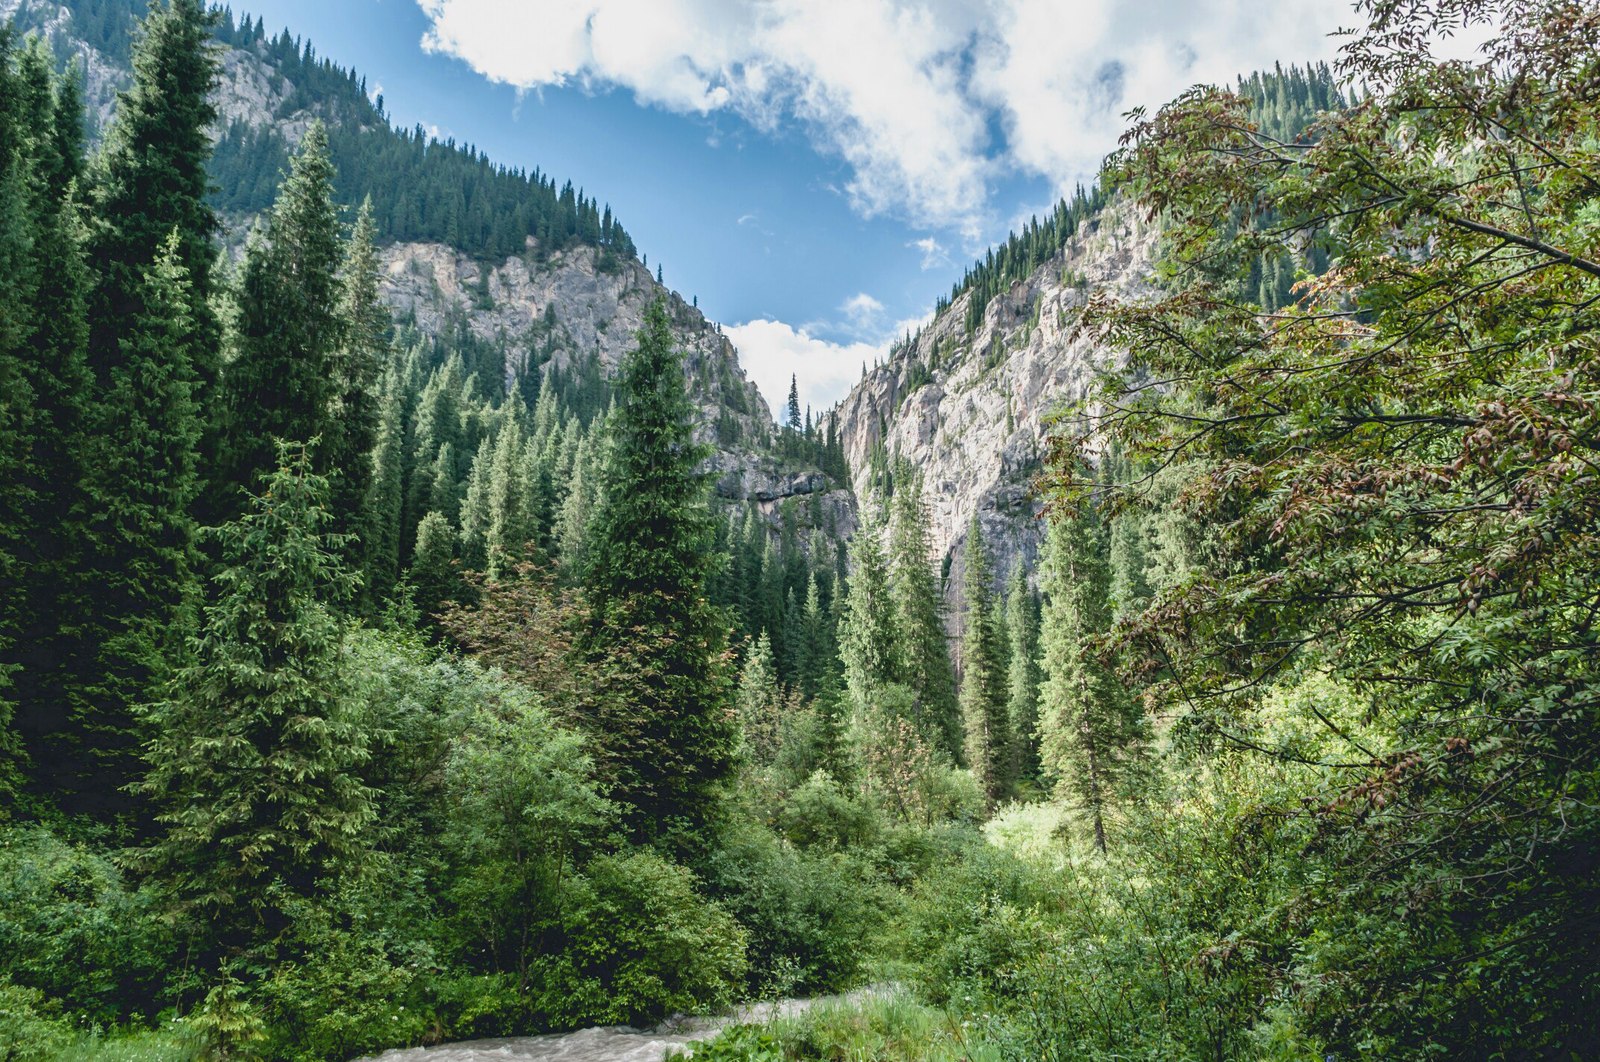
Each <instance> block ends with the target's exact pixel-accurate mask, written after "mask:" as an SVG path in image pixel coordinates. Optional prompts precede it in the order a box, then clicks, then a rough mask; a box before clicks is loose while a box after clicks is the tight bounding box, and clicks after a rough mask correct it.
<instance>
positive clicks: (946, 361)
mask: <svg viewBox="0 0 1600 1062" xmlns="http://www.w3.org/2000/svg"><path fill="white" fill-rule="evenodd" d="M1155 240H1156V232H1155V229H1154V227H1153V226H1151V225H1149V224H1146V223H1145V222H1144V221H1143V220H1142V219H1141V218H1139V217H1138V216H1137V215H1136V214H1135V213H1134V211H1133V210H1131V209H1130V208H1128V207H1126V206H1124V205H1122V204H1120V203H1113V204H1112V205H1110V206H1108V207H1107V208H1106V209H1105V210H1103V211H1102V212H1101V213H1100V214H1099V215H1098V216H1097V217H1096V218H1094V219H1092V220H1090V221H1088V222H1086V223H1085V224H1084V225H1083V226H1082V227H1081V228H1080V229H1079V231H1078V233H1077V235H1076V236H1074V237H1073V239H1072V241H1071V242H1070V243H1069V244H1068V246H1067V247H1066V248H1065V250H1064V252H1063V254H1061V255H1059V256H1057V257H1056V258H1055V259H1053V260H1051V261H1050V262H1047V263H1046V264H1044V265H1043V266H1041V267H1040V268H1039V269H1038V270H1036V271H1035V272H1034V273H1033V274H1032V275H1031V276H1029V277H1028V278H1027V279H1025V280H1022V281H1019V282H1018V283H1017V284H1015V285H1014V286H1013V287H1012V288H1011V289H1010V290H1009V291H1007V292H1004V293H1002V294H1001V295H999V296H997V297H996V298H994V299H993V300H992V301H991V302H990V303H989V305H988V307H987V309H986V311H985V313H984V317H983V322H982V324H981V325H980V326H979V327H978V329H977V330H976V331H975V332H973V334H971V335H968V334H967V331H966V326H965V319H966V310H967V304H968V300H970V299H971V294H970V293H968V294H966V295H963V296H962V297H961V298H960V299H958V300H957V301H956V302H955V303H954V304H953V305H952V306H950V307H949V309H947V310H946V311H945V312H944V313H942V314H940V315H939V317H938V318H937V319H936V320H935V321H933V323H932V324H930V325H928V326H927V327H926V328H924V329H923V330H922V332H921V333H920V334H919V335H918V336H917V337H916V338H915V339H914V340H913V341H912V343H911V344H910V346H909V347H907V348H904V349H902V350H900V351H897V353H896V355H895V356H894V357H893V358H892V359H890V361H889V362H887V363H886V364H884V365H882V366H880V367H878V368H876V369H874V370H873V371H872V372H870V373H868V374H867V376H866V378H865V379H863V380H862V381H861V382H860V383H859V384H857V385H856V387H855V388H854V389H853V390H852V391H851V392H850V394H849V396H848V397H846V398H845V400H844V401H843V402H842V403H841V404H840V405H839V406H838V407H837V408H836V409H835V410H834V411H833V412H832V413H831V414H829V415H830V416H832V417H835V418H837V419H836V425H837V430H838V432H839V437H840V439H841V440H842V441H843V443H844V447H845V453H846V455H847V456H848V457H849V459H850V466H851V468H852V469H854V471H855V476H856V483H855V486H856V492H857V494H858V496H862V495H864V494H865V492H866V488H867V484H868V477H867V474H868V463H869V460H870V456H871V454H872V452H873V449H874V447H875V446H876V445H877V444H878V443H879V442H880V441H881V442H882V443H883V445H884V447H885V449H886V451H887V452H888V453H889V454H890V455H893V454H899V455H900V456H901V457H903V458H904V459H906V460H907V461H909V462H910V463H911V465H912V466H913V467H914V468H916V469H917V470H918V471H920V473H921V474H922V477H923V494H924V497H925V499H926V501H927V504H928V508H929V514H930V518H931V520H930V522H931V526H932V532H933V548H934V552H935V556H936V557H938V558H941V559H945V560H947V561H948V563H949V565H950V567H949V571H950V578H949V579H948V580H947V582H946V593H947V595H948V596H951V597H952V599H953V597H954V595H956V594H958V593H959V588H960V586H961V576H962V552H963V550H962V547H963V546H964V544H965V540H966V535H967V530H968V528H969V527H970V523H971V520H972V517H973V514H974V513H976V514H977V517H978V522H979V524H980V525H981V527H982V528H983V536H984V540H985V541H986V543H988V545H989V547H990V550H991V552H992V554H993V557H994V567H995V578H996V583H997V585H1003V583H1004V581H1005V580H1006V579H1007V578H1009V576H1010V573H1011V571H1012V569H1013V568H1015V567H1016V566H1017V565H1018V564H1022V565H1024V566H1025V567H1026V568H1027V569H1028V570H1029V571H1030V572H1031V571H1032V570H1033V567H1034V563H1035V560H1036V559H1037V557H1038V551H1039V545H1040V542H1041V541H1042V539H1043V522H1042V521H1041V520H1040V519H1038V516H1039V513H1040V510H1041V505H1040V501H1039V499H1038V498H1037V497H1036V496H1035V494H1034V491H1033V489H1032V488H1033V481H1034V479H1035V477H1036V475H1037V473H1038V471H1039V467H1040V460H1041V459H1042V457H1043V456H1044V454H1045V451H1046V446H1047V441H1048V440H1047V437H1048V433H1049V430H1050V429H1049V426H1048V423H1047V421H1048V418H1049V417H1050V415H1051V414H1052V413H1054V412H1056V411H1058V410H1061V409H1063V408H1065V407H1067V406H1068V405H1070V404H1071V403H1073V402H1076V401H1078V400H1081V399H1082V398H1083V397H1084V396H1085V395H1086V394H1087V392H1088V389H1089V387H1090V385H1091V383H1092V382H1093V379H1094V373H1095V371H1096V369H1097V368H1098V367H1099V366H1100V365H1101V364H1102V361H1103V358H1104V353H1103V352H1102V351H1101V350H1099V349H1097V348H1096V346H1095V345H1094V344H1092V343H1089V342H1086V341H1084V340H1082V339H1076V338H1074V337H1073V335H1072V325H1073V322H1074V321H1075V319H1076V316H1077V313H1078V311H1079V310H1080V308H1081V307H1082V306H1083V303H1084V301H1085V299H1086V298H1087V296H1088V294H1089V293H1090V292H1092V291H1094V290H1096V289H1109V290H1111V291H1114V292H1116V293H1118V294H1119V295H1123V296H1125V297H1138V296H1139V295H1140V294H1142V293H1146V292H1148V291H1150V290H1151V284H1150V276H1151V272H1152V269H1153V267H1154V252H1155ZM919 364H920V366H921V367H924V368H931V370H932V371H931V376H932V379H931V380H927V377H926V374H921V375H922V378H923V379H924V380H926V382H923V383H921V384H914V379H913V372H914V368H913V367H914V366H917V365H919ZM863 501H865V498H864V497H863Z"/></svg>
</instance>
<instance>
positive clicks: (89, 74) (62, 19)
mask: <svg viewBox="0 0 1600 1062" xmlns="http://www.w3.org/2000/svg"><path fill="white" fill-rule="evenodd" d="M19 14H28V15H33V16H35V17H36V18H37V19H38V20H39V22H40V23H41V24H42V25H43V27H44V30H43V33H44V36H45V37H46V38H48V39H49V40H50V41H51V42H53V43H55V44H56V46H57V47H60V46H61V45H63V44H65V45H67V46H68V47H70V48H71V50H72V54H73V55H74V56H76V57H77V60H78V62H79V64H80V65H81V66H82V67H83V79H84V94H83V96H84V106H85V107H86V108H87V109H88V111H89V114H90V115H91V116H92V117H93V119H94V124H95V125H96V126H97V127H102V128H103V127H104V126H105V124H106V122H107V121H109V120H110V117H111V110H112V108H113V107H114V106H115V105H116V102H117V93H118V92H119V91H120V90H121V89H123V88H125V87H127V84H128V82H129V76H128V71H127V70H126V69H124V68H123V67H121V66H119V65H117V64H116V63H115V62H113V61H112V60H111V59H110V58H108V57H107V56H106V55H105V54H104V53H102V52H101V51H99V50H98V49H96V48H94V47H92V46H91V45H89V44H88V43H87V42H85V41H81V40H78V39H77V38H75V37H72V36H71V34H70V30H71V28H72V13H71V12H70V11H69V10H67V8H66V7H65V6H63V5H61V4H58V3H56V2H55V0H0V22H5V21H7V20H9V19H11V18H13V17H15V16H16V15H19Z"/></svg>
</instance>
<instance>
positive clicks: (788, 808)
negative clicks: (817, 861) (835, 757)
mask: <svg viewBox="0 0 1600 1062" xmlns="http://www.w3.org/2000/svg"><path fill="white" fill-rule="evenodd" d="M778 822H779V826H780V828H781V829H782V831H783V835H784V836H785V837H787V838H788V839H789V840H790V841H792V842H794V843H795V844H797V845H800V846H801V847H802V848H834V849H846V848H865V847H868V846H870V845H872V844H875V843H876V842H877V840H878V837H879V835H880V834H881V833H882V832H883V819H882V816H881V815H879V814H878V812H877V810H876V809H874V808H873V807H872V806H871V805H869V804H867V803H866V802H864V801H862V800H860V799H858V798H857V797H856V796H855V795H854V794H852V793H847V792H846V791H845V790H844V788H843V787H842V786H840V785H839V783H838V782H836V781H834V780H833V778H831V777H830V776H829V775H828V773H827V772H826V771H817V772H815V773H814V774H812V775H811V777H810V778H809V779H807V780H806V782H805V784H803V785H801V786H800V787H799V788H797V789H796V790H794V792H792V793H790V794H789V799H788V800H787V801H786V802H785V803H784V806H783V809H782V810H781V811H780V812H779V816H778Z"/></svg>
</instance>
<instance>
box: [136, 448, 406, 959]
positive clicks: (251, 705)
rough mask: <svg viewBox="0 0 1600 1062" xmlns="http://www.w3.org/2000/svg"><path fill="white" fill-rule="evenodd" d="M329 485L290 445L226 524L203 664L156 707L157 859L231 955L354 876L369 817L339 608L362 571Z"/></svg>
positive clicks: (152, 749)
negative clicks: (336, 522)
mask: <svg viewBox="0 0 1600 1062" xmlns="http://www.w3.org/2000/svg"><path fill="white" fill-rule="evenodd" d="M327 495H328V485H327V481H326V480H325V479H323V478H322V477H320V476H317V475H316V474H314V473H313V472H312V470H311V459H310V457H309V456H308V453H307V451H306V450H305V449H304V448H301V449H300V450H299V452H298V453H296V454H293V455H291V453H290V452H289V451H288V450H287V449H285V450H284V451H283V464H282V465H281V467H280V468H279V469H278V470H277V471H276V472H275V473H273V474H272V475H270V476H268V477H265V482H264V483H263V484H262V492H261V493H260V494H258V495H254V496H252V498H251V502H250V509H249V511H248V512H247V513H246V514H245V515H244V516H243V517H241V518H240V519H239V520H237V521H235V522H233V523H231V524H228V525H226V526H225V527H223V528H221V529H220V530H219V532H218V539H219V542H220V544H221V547H222V556H223V565H224V566H223V567H222V569H221V571H219V572H218V574H217V575H216V577H215V579H214V587H215V603H214V604H211V605H210V606H208V607H207V608H206V617H205V624H204V627H203V629H202V631H201V633H200V635H199V636H198V637H197V638H196V639H195V644H194V647H193V656H194V662H193V663H192V664H190V665H189V666H187V667H185V668H184V669H183V670H182V671H180V672H179V673H178V675H177V676H176V679H175V681H174V683H173V687H172V690H171V692H170V693H169V694H168V696H167V697H166V698H165V699H164V700H163V701H161V702H160V703H159V704H157V705H156V706H155V707H154V708H153V709H152V710H151V712H150V720H149V723H150V726H149V730H150V733H151V734H152V735H153V737H152V740H151V742H150V745H149V748H148V751H147V758H148V760H149V763H150V772H149V775H148V776H147V777H146V779H145V780H144V782H143V783H142V785H141V789H142V791H143V792H144V793H145V794H146V795H149V796H151V797H153V798H156V799H157V800H159V801H160V803H161V812H160V815H159V821H160V823H161V824H162V825H163V826H164V827H165V832H164V834H163V835H162V836H161V837H160V838H159V839H158V840H157V841H156V843H155V844H154V846H153V847H152V849H151V850H150V852H149V855H150V857H151V858H152V860H153V862H154V863H155V865H157V866H159V867H161V868H162V869H163V870H164V871H165V874H166V875H167V877H168V880H170V881H172V882H173V883H174V885H175V889H176V892H177V894H178V896H179V897H180V899H181V902H182V904H183V905H184V906H185V907H186V908H188V909H189V910H190V912H191V913H192V915H193V918H194V921H192V922H191V923H190V924H191V925H203V926H204V927H205V929H204V933H205V934H206V935H207V936H209V937H210V938H211V939H210V940H209V941H206V942H205V943H208V944H210V945H212V946H214V947H216V948H218V949H220V950H223V951H229V950H233V949H237V948H240V947H243V946H246V945H248V944H252V943H259V942H265V941H267V940H270V939H271V938H272V937H273V936H274V935H275V934H276V932H277V931H278V930H280V929H281V928H283V926H285V925H286V924H287V917H288V916H287V914H286V913H285V905H286V903H288V902H289V901H291V900H292V899H294V898H296V897H310V896H314V895H316V894H318V893H320V892H322V891H324V890H325V889H326V888H328V887H329V886H330V885H331V883H332V882H334V881H335V880H336V879H337V878H338V877H339V876H340V875H341V874H345V873H348V872H349V871H350V870H352V869H353V868H354V867H355V866H356V865H357V864H358V863H359V860H360V858H361V854H362V840H363V838H362V833H363V830H364V829H365V828H366V826H367V825H369V824H370V823H371V822H372V820H373V818H374V810H373V806H372V802H371V800H370V798H369V794H368V792H367V790H366V788H365V787H364V786H363V785H362V783H361V782H360V780H359V779H358V777H357V774H356V770H357V768H358V767H359V766H360V765H361V763H362V762H363V761H364V760H365V758H366V745H365V741H366V739H365V735H364V734H363V733H362V731H361V729H360V727H359V726H358V724H357V723H356V721H355V718H354V715H353V713H352V711H351V709H350V695H349V688H348V680H347V679H346V677H345V666H344V661H343V660H342V659H341V654H340V647H341V644H342V640H343V628H342V624H341V622H340V620H339V619H338V618H337V615H336V613H335V611H334V609H333V607H332V606H334V605H337V604H338V603H339V602H340V601H342V600H343V599H344V598H346V597H347V596H348V594H349V593H350V592H351V591H352V590H353V589H354V586H355V579H354V578H353V577H352V576H350V575H348V574H347V573H346V572H345V571H344V570H343V569H342V568H341V567H340V565H339V562H338V558H337V556H336V554H335V551H336V550H337V548H338V543H337V542H336V541H331V540H330V538H329V536H328V535H327V534H326V533H325V532H324V527H325V525H326V524H327V523H328V522H329V521H330V514H329V513H328V512H327V510H326V508H325V505H326V499H327Z"/></svg>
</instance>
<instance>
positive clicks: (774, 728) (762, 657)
mask: <svg viewBox="0 0 1600 1062" xmlns="http://www.w3.org/2000/svg"><path fill="white" fill-rule="evenodd" d="M782 706H783V691H782V690H781V689H780V688H779V686H778V673H777V669H776V667H775V666H774V663H773V656H772V640H771V639H769V638H768V637H767V632H766V631H762V632H761V633H760V634H759V635H757V636H756V640H755V643H754V644H753V645H751V647H750V653H749V657H748V658H747V659H746V660H745V662H744V668H743V670H742V671H740V673H739V688H738V692H737V693H736V695H735V697H734V707H735V710H736V712H737V714H738V717H739V728H740V729H741V730H742V731H743V733H744V745H745V749H746V750H747V751H748V753H749V755H750V757H751V759H753V760H754V761H755V762H756V763H757V764H758V765H762V766H765V765H766V764H769V763H771V762H772V758H773V756H775V755H776V754H777V751H778V730H779V723H780V715H781V711H782Z"/></svg>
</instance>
